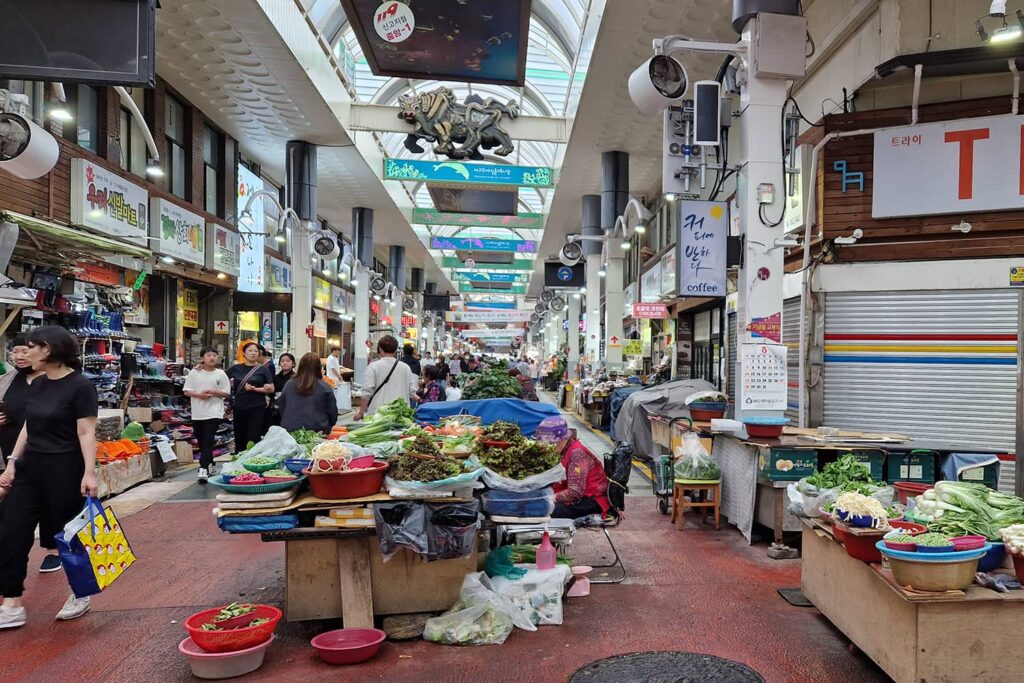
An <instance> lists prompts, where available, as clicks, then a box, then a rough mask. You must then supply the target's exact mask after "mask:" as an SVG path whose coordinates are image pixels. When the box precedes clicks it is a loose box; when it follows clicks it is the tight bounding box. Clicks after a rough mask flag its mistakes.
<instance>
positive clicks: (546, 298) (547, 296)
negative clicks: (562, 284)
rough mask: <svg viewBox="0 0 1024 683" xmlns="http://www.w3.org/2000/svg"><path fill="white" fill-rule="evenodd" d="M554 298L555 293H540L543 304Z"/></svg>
mask: <svg viewBox="0 0 1024 683" xmlns="http://www.w3.org/2000/svg"><path fill="white" fill-rule="evenodd" d="M554 298H555V293H554V292H552V291H551V290H550V289H545V290H544V291H543V292H541V293H540V300H541V301H543V302H544V303H548V302H549V301H551V300H552V299H554Z"/></svg>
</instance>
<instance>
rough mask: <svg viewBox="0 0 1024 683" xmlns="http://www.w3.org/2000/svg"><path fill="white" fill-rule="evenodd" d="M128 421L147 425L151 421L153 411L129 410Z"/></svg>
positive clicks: (142, 409)
mask: <svg viewBox="0 0 1024 683" xmlns="http://www.w3.org/2000/svg"><path fill="white" fill-rule="evenodd" d="M128 419H129V420H131V421H132V422H141V423H143V424H149V423H150V422H152V421H153V409H152V408H129V409H128Z"/></svg>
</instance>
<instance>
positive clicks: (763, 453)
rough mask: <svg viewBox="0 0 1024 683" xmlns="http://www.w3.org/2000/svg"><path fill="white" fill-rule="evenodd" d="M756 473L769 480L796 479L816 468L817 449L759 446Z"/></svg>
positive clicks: (808, 474)
mask: <svg viewBox="0 0 1024 683" xmlns="http://www.w3.org/2000/svg"><path fill="white" fill-rule="evenodd" d="M757 470H758V474H759V475H760V476H761V477H762V478H764V479H768V480H769V481H797V480H798V479H803V478H804V477H809V476H811V475H812V474H814V473H815V472H816V471H817V470H818V451H816V450H812V449H802V448H770V449H769V448H761V449H760V455H759V456H758V461H757Z"/></svg>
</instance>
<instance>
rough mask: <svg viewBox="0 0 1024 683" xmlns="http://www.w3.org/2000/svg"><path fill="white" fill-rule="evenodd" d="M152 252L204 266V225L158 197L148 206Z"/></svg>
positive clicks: (171, 203) (178, 207) (198, 219)
mask: <svg viewBox="0 0 1024 683" xmlns="http://www.w3.org/2000/svg"><path fill="white" fill-rule="evenodd" d="M149 207H150V214H151V215H152V216H153V220H152V221H151V222H150V223H151V225H150V230H151V232H152V235H151V236H152V237H153V238H154V239H153V250H154V251H156V252H158V253H160V254H164V255H166V256H171V257H173V258H176V259H179V260H182V261H187V262H189V263H194V264H196V265H197V266H203V265H206V221H205V220H204V219H203V217H202V216H200V215H199V214H197V213H192V212H191V211H189V210H187V209H183V208H181V207H180V206H178V205H177V204H175V203H173V202H169V201H167V200H166V199H163V198H161V197H154V198H153V199H152V200H151V201H150V203H149Z"/></svg>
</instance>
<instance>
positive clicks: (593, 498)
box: [533, 416, 611, 519]
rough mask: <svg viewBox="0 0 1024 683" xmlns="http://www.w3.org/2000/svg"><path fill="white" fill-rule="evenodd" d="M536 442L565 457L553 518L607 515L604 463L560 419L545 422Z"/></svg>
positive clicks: (538, 430)
mask: <svg viewBox="0 0 1024 683" xmlns="http://www.w3.org/2000/svg"><path fill="white" fill-rule="evenodd" d="M533 438H535V439H536V440H537V441H544V442H547V443H550V444H552V445H553V446H554V447H555V448H556V449H557V450H558V452H559V453H561V455H562V465H563V466H564V467H565V476H566V478H565V481H563V482H559V483H557V484H555V485H554V487H553V488H554V490H555V510H554V512H552V513H551V516H552V517H559V518H563V519H579V518H580V517H586V516H587V515H592V514H600V515H602V516H603V515H606V514H608V510H609V509H610V508H611V504H610V503H609V502H608V477H607V476H606V475H605V473H604V463H602V462H601V461H600V460H598V459H597V456H596V455H594V454H593V453H591V452H590V451H589V450H588V449H587V447H586V446H584V445H583V444H582V443H580V441H579V440H578V439H577V438H576V433H575V431H573V430H571V429H569V425H568V424H566V422H565V418H563V417H561V416H555V417H546V418H544V419H543V420H542V421H541V423H540V424H539V425H537V429H536V430H535V431H534V432H533Z"/></svg>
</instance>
